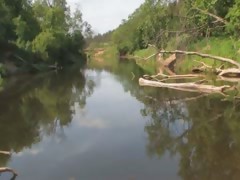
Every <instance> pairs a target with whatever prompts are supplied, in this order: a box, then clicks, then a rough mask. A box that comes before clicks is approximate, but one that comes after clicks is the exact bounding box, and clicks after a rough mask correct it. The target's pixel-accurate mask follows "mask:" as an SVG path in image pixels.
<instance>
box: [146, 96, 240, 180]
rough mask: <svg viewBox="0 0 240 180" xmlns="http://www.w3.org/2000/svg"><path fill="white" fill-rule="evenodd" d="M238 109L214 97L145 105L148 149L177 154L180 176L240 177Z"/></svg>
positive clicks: (161, 154) (154, 153)
mask: <svg viewBox="0 0 240 180" xmlns="http://www.w3.org/2000/svg"><path fill="white" fill-rule="evenodd" d="M239 110H240V108H239V107H237V106H235V105H233V103H230V102H221V101H220V100H218V99H217V98H211V97H204V98H201V99H199V100H197V101H189V102H179V103H172V104H171V101H167V102H166V101H161V100H159V101H155V102H152V103H149V104H145V109H143V110H142V112H143V115H145V116H147V117H151V120H150V123H148V124H147V125H146V127H145V131H146V132H147V133H148V139H149V144H148V146H147V147H148V152H149V154H150V155H158V156H160V157H161V156H163V154H164V153H165V152H166V151H170V152H171V153H172V154H173V155H175V154H179V155H180V157H181V158H180V165H179V168H180V169H179V175H180V176H181V177H182V178H183V179H189V180H191V179H199V180H200V179H239V178H240V171H239V168H240V166H239V163H240V123H239V119H240V111H239Z"/></svg>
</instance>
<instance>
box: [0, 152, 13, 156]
mask: <svg viewBox="0 0 240 180" xmlns="http://www.w3.org/2000/svg"><path fill="white" fill-rule="evenodd" d="M0 154H3V155H9V156H10V155H11V152H9V151H0Z"/></svg>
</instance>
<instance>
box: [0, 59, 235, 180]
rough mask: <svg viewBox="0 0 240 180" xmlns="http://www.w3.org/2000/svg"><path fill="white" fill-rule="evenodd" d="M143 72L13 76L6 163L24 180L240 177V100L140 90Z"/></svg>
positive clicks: (2, 140)
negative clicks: (140, 79) (9, 152)
mask: <svg viewBox="0 0 240 180" xmlns="http://www.w3.org/2000/svg"><path fill="white" fill-rule="evenodd" d="M133 74H134V75H133ZM143 74H144V71H143V70H142V69H141V68H139V67H138V66H136V65H135V63H134V62H119V63H118V64H117V65H116V64H115V66H112V67H111V66H94V67H92V66H91V67H88V68H86V69H81V70H80V68H74V69H69V70H66V71H63V72H59V73H55V72H52V73H47V74H42V75H37V76H34V77H30V76H21V77H15V78H14V79H11V80H9V83H8V84H7V85H6V86H5V90H4V91H2V92H1V93H0V150H10V151H12V152H13V154H12V155H11V157H8V156H3V155H0V166H9V167H12V168H14V169H15V170H16V171H17V172H18V173H19V176H18V177H17V178H16V179H17V180H124V179H126V180H139V179H140V180H141V179H152V180H159V179H163V180H174V179H186V180H188V179H189V180H192V179H199V180H206V179H216V180H219V179H220V180H221V179H223V180H225V179H240V108H239V106H238V104H237V103H235V102H229V101H222V99H221V98H220V97H217V96H210V97H204V96H201V95H199V94H189V93H184V92H178V91H171V90H167V89H156V88H143V87H139V85H138V82H137V79H138V78H137V77H139V76H140V75H143ZM134 76H135V78H134ZM193 97H196V98H193ZM10 178H11V174H10V173H2V174H1V176H0V179H7V180H9V179H10Z"/></svg>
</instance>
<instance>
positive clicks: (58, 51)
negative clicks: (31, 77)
mask: <svg viewBox="0 0 240 180" xmlns="http://www.w3.org/2000/svg"><path fill="white" fill-rule="evenodd" d="M0 15H1V20H0V26H1V29H0V42H2V43H4V44H11V45H15V48H14V50H13V49H7V48H4V46H3V47H2V48H0V51H2V52H3V53H5V52H6V53H8V54H9V51H10V53H12V54H16V55H15V56H18V57H19V56H20V58H21V59H26V60H24V61H21V62H22V63H23V64H22V66H26V65H30V67H31V65H33V64H34V65H33V66H35V65H36V64H42V63H45V64H46V65H52V64H58V65H66V64H70V63H73V62H76V60H77V59H78V61H79V62H80V61H81V62H84V61H83V58H84V57H85V55H84V51H83V48H84V45H85V41H84V36H86V37H88V36H91V33H92V31H91V26H90V25H89V24H88V23H87V22H84V21H83V20H82V14H81V12H80V10H79V9H77V10H76V11H75V12H73V13H71V10H70V8H69V7H68V5H67V2H66V0H53V1H46V0H35V1H29V0H13V1H8V0H0ZM16 49H17V50H16ZM19 52H21V53H20V54H21V55H23V54H24V56H23V57H21V55H20V54H18V53H19ZM22 52H24V53H22ZM8 56H9V55H8ZM15 56H14V57H15ZM13 59H15V60H14V63H16V62H15V61H16V58H12V59H10V60H13ZM17 59H19V58H17ZM73 59H74V60H73ZM18 65H19V64H18Z"/></svg>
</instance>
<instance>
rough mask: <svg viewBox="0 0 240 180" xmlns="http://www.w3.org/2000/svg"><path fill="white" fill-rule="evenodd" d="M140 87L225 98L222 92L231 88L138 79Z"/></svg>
mask: <svg viewBox="0 0 240 180" xmlns="http://www.w3.org/2000/svg"><path fill="white" fill-rule="evenodd" d="M139 84H140V86H151V87H163V88H171V89H176V90H183V91H189V92H203V93H219V94H222V95H224V96H225V94H224V91H225V90H227V89H229V88H231V86H228V85H224V86H212V85H205V84H201V83H196V82H187V83H163V82H158V81H152V80H146V79H143V78H140V79H139Z"/></svg>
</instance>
